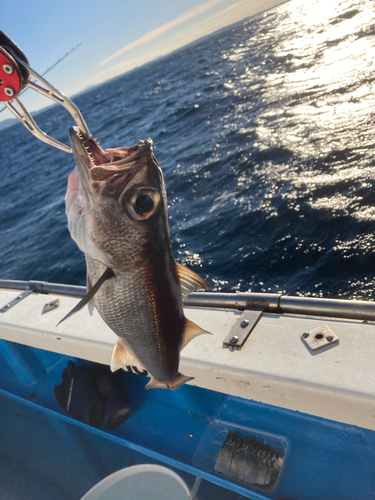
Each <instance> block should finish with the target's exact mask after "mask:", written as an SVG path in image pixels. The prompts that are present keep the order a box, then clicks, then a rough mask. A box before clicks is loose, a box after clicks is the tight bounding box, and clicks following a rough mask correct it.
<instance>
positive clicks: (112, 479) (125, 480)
mask: <svg viewBox="0 0 375 500" xmlns="http://www.w3.org/2000/svg"><path fill="white" fill-rule="evenodd" d="M189 495H190V490H189V488H188V487H187V485H186V483H185V482H184V481H183V480H182V478H181V477H180V476H179V475H178V474H176V473H175V472H173V471H172V470H170V469H168V468H167V467H162V466H161V465H153V464H142V465H133V466H132V467H126V468H125V469H121V470H119V471H117V472H114V473H113V474H111V475H110V476H107V477H105V478H104V479H103V480H102V481H100V482H99V483H98V484H96V485H95V486H93V487H92V488H91V490H89V491H88V492H87V493H86V494H85V495H84V496H83V497H82V499H81V500H188V498H189Z"/></svg>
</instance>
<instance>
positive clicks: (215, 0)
mask: <svg viewBox="0 0 375 500" xmlns="http://www.w3.org/2000/svg"><path fill="white" fill-rule="evenodd" d="M224 1H225V0H209V1H208V2H205V3H203V4H201V5H198V6H197V7H195V8H194V9H191V10H189V11H188V12H185V13H184V14H182V15H181V16H178V17H176V19H173V21H170V22H169V23H166V24H163V25H162V26H159V27H158V28H156V29H154V30H152V31H150V32H149V33H146V35H143V36H142V37H141V38H138V40H135V41H134V42H132V43H129V44H128V45H125V47H123V48H122V49H120V50H118V51H117V52H115V53H114V54H112V55H111V56H110V57H107V59H104V61H102V62H101V63H99V66H102V65H103V64H106V63H107V62H109V61H111V60H112V59H114V58H115V57H118V56H120V55H121V54H125V53H126V52H129V51H130V50H133V49H135V48H137V47H141V46H142V45H145V44H146V43H149V42H151V41H152V40H155V38H157V37H159V36H161V35H164V33H166V32H167V31H169V30H171V29H173V28H175V27H176V26H179V25H180V24H182V23H184V22H186V21H189V20H190V19H192V18H194V17H196V16H199V15H201V14H203V13H204V12H206V11H207V10H209V9H212V8H213V7H215V6H216V5H218V4H220V3H222V2H224Z"/></svg>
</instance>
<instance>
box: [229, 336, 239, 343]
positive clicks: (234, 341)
mask: <svg viewBox="0 0 375 500" xmlns="http://www.w3.org/2000/svg"><path fill="white" fill-rule="evenodd" d="M229 342H230V343H231V344H237V342H238V335H233V337H232V338H231V339H230V341H229Z"/></svg>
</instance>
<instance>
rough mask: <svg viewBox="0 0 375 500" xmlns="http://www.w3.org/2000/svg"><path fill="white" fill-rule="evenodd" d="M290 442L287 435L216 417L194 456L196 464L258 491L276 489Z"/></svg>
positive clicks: (200, 467) (286, 458)
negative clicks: (278, 434)
mask: <svg viewBox="0 0 375 500" xmlns="http://www.w3.org/2000/svg"><path fill="white" fill-rule="evenodd" d="M289 448H290V446H289V441H288V439H286V438H285V437H283V436H277V435H275V434H270V433H267V432H262V431H258V430H256V429H251V428H249V427H242V426H237V425H233V424H230V423H228V422H223V421H220V420H215V421H214V422H211V423H210V424H209V425H208V426H207V429H206V431H205V432H204V434H203V436H202V439H201V440H200V442H199V445H198V447H197V449H196V451H195V453H194V456H193V465H194V466H195V467H197V468H199V469H203V470H206V471H208V472H211V473H213V474H215V475H217V476H219V477H221V478H224V479H226V480H228V481H233V482H235V483H237V484H240V485H241V486H244V487H246V488H249V489H253V490H254V489H255V490H258V491H269V492H271V491H275V490H276V489H277V488H278V487H279V485H280V481H281V477H282V475H283V472H284V470H285V467H286V464H287V460H288V455H289Z"/></svg>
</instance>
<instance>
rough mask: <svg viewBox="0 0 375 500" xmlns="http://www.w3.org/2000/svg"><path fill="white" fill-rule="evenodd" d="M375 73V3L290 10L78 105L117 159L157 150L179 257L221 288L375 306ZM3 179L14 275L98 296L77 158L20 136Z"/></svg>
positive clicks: (56, 113) (4, 158)
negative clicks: (78, 207)
mask: <svg viewBox="0 0 375 500" xmlns="http://www.w3.org/2000/svg"><path fill="white" fill-rule="evenodd" d="M374 62H375V3H374V2H362V1H359V0H331V1H328V0H318V1H314V2H306V1H305V0H291V1H290V2H288V3H287V4H284V5H282V6H280V7H278V8H276V9H274V10H271V11H269V12H266V13H263V14H260V15H258V16H256V17H255V18H252V19H249V20H246V21H243V22H241V23H239V24H238V25H236V26H233V27H230V28H228V29H227V30H225V31H222V32H220V33H218V34H216V35H213V36H211V37H209V38H206V39H204V40H202V41H200V42H198V43H196V44H195V45H193V46H189V47H187V48H185V49H182V50H180V51H179V52H177V53H175V54H172V55H170V56H167V57H165V58H163V59H160V60H157V61H155V62H153V63H150V64H148V65H146V66H143V67H142V68H139V69H137V70H134V71H132V72H130V73H127V74H125V75H123V76H122V77H120V78H117V79H116V80H114V81H111V82H110V83H108V84H104V85H102V86H101V87H98V88H95V89H94V90H92V91H90V92H87V93H85V94H82V95H80V96H78V97H77V98H76V99H75V102H76V104H77V105H78V107H79V108H80V109H81V111H82V114H83V116H84V117H85V120H86V122H87V124H88V126H89V128H90V130H91V132H92V133H93V135H94V137H96V138H98V139H99V140H100V142H101V145H102V146H103V147H104V148H106V147H116V146H128V145H132V144H134V143H136V142H137V141H138V140H139V139H146V138H147V137H151V138H152V139H153V141H154V147H155V155H156V157H157V159H158V161H159V163H160V165H161V167H162V169H163V172H164V177H165V181H166V185H167V193H168V200H169V205H170V207H169V217H170V220H169V222H170V230H171V235H172V241H173V250H174V254H175V258H176V260H177V261H179V262H182V263H185V264H187V265H188V266H189V267H191V268H192V269H193V270H194V271H196V272H198V273H199V274H200V275H201V276H203V277H204V278H206V279H208V281H209V282H210V283H212V284H213V286H214V287H215V288H216V289H222V290H225V291H229V290H241V291H247V290H252V291H272V292H281V291H282V292H285V293H288V294H306V295H317V296H320V295H324V296H347V297H364V296H366V297H369V298H371V297H372V292H373V289H374V282H375V280H374V268H375V254H374V233H375V195H374V184H375V173H374V168H373V167H374V164H375V158H374V145H375V141H374V119H375V94H374V91H375V87H374V80H375V73H374V67H375V64H374ZM35 69H38V68H35ZM50 78H51V81H52V82H53V77H52V74H51V77H50ZM62 90H64V89H62ZM36 119H37V122H38V124H39V125H40V126H41V128H42V129H43V130H45V131H46V132H48V133H49V134H51V135H53V136H54V137H56V138H58V139H59V140H61V141H63V142H66V141H67V140H68V130H69V127H70V126H71V125H73V122H72V119H71V117H70V116H69V115H68V114H67V113H65V111H64V110H63V108H61V107H58V106H55V107H53V108H50V109H48V110H47V111H45V112H42V113H40V114H38V115H37V117H36ZM0 165H1V178H0V228H1V239H0V253H1V262H0V277H1V278H9V279H36V280H47V281H51V282H63V283H73V284H84V283H85V263H84V258H83V255H82V254H81V253H80V251H79V250H78V248H77V247H76V245H75V243H74V242H73V241H72V240H71V239H70V236H69V233H68V230H67V222H66V217H65V212H64V210H65V208H64V196H65V190H66V183H67V178H68V175H69V173H70V171H71V170H72V169H73V167H74V160H73V156H72V155H68V154H66V153H63V152H61V151H58V150H56V149H54V148H52V147H50V146H48V145H45V144H43V143H41V142H40V141H38V140H37V139H35V138H34V137H33V136H32V135H31V134H29V133H28V132H27V130H26V129H25V128H24V127H23V126H22V125H21V124H17V125H15V126H12V127H10V128H8V129H6V130H3V131H1V132H0Z"/></svg>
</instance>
